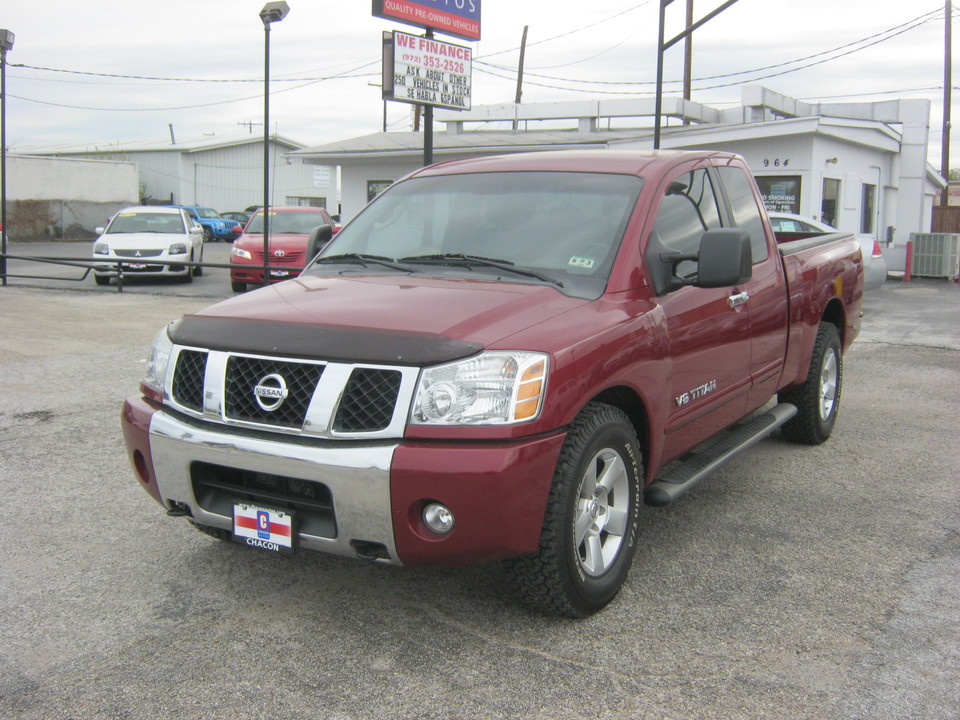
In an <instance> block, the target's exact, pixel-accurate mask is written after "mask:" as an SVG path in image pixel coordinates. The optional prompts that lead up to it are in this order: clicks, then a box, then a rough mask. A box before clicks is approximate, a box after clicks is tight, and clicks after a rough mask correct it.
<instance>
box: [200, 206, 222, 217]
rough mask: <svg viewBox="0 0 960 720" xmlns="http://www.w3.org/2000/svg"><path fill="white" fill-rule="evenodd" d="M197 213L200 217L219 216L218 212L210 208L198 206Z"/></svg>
mask: <svg viewBox="0 0 960 720" xmlns="http://www.w3.org/2000/svg"><path fill="white" fill-rule="evenodd" d="M197 215H199V216H200V217H202V218H219V217H220V213H218V212H217V211H216V210H214V209H212V208H198V209H197Z"/></svg>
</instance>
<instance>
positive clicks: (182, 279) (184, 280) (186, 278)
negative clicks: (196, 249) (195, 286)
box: [180, 250, 193, 285]
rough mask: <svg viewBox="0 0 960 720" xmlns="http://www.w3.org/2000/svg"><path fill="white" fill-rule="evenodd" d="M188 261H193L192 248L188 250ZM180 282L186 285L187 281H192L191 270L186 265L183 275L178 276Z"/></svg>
mask: <svg viewBox="0 0 960 720" xmlns="http://www.w3.org/2000/svg"><path fill="white" fill-rule="evenodd" d="M189 262H193V251H192V250H191V251H190V260H189ZM180 282H182V283H183V284H184V285H188V284H189V283H192V282H193V270H191V269H190V268H189V267H188V268H187V271H186V272H185V273H184V274H183V275H181V276H180Z"/></svg>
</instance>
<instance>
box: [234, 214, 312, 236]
mask: <svg viewBox="0 0 960 720" xmlns="http://www.w3.org/2000/svg"><path fill="white" fill-rule="evenodd" d="M325 224H326V220H325V219H324V217H323V215H321V214H320V213H318V212H271V213H270V234H271V235H273V234H274V233H277V234H280V233H303V234H307V233H309V232H310V231H311V230H313V229H314V228H315V227H318V226H320V225H325ZM246 232H248V233H260V234H263V213H262V212H258V213H257V214H256V215H254V216H253V219H252V220H251V221H250V226H249V227H248V228H247V229H246Z"/></svg>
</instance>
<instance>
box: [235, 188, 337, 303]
mask: <svg viewBox="0 0 960 720" xmlns="http://www.w3.org/2000/svg"><path fill="white" fill-rule="evenodd" d="M321 225H330V226H333V227H334V230H339V229H340V228H339V227H337V226H336V224H335V223H334V221H333V220H332V219H331V218H330V215H329V213H327V211H326V210H324V209H323V208H316V207H277V208H270V223H269V227H268V228H267V230H268V231H269V234H270V247H269V255H268V258H267V260H268V262H267V263H266V265H268V266H274V267H275V269H273V270H270V271H269V272H270V282H272V283H274V282H280V281H281V280H286V279H287V278H292V277H296V276H297V275H299V274H300V271H301V270H302V269H303V266H304V265H306V264H307V262H308V261H309V260H310V258H307V257H305V256H306V250H307V239H308V238H309V237H310V232H311V231H312V230H313V229H314V228H316V227H319V226H321ZM230 264H231V265H232V266H233V267H231V268H230V286H231V287H232V288H233V291H234V292H244V291H246V289H247V285H262V284H263V270H261V269H260V267H262V266H263V265H264V264H265V263H264V262H263V211H262V210H258V211H257V212H256V214H255V215H254V216H253V217H251V218H250V221H249V222H248V223H247V226H246V227H245V228H244V229H243V234H242V235H241V236H240V237H239V238H237V239H236V240H234V242H233V249H232V250H231V251H230ZM278 266H279V267H278Z"/></svg>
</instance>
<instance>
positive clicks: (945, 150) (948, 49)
mask: <svg viewBox="0 0 960 720" xmlns="http://www.w3.org/2000/svg"><path fill="white" fill-rule="evenodd" d="M943 24H944V38H943V47H944V50H943V54H944V58H943V135H942V137H941V140H940V143H941V146H940V174H941V175H943V177H944V179H945V180H946V181H947V185H946V187H944V188H943V190H942V191H941V193H940V204H941V205H942V206H944V207H945V206H947V205H949V204H950V103H951V101H952V98H953V93H952V90H953V68H952V65H953V58H952V55H953V33H952V27H951V26H952V25H953V2H952V0H946V3H945V6H944V19H943Z"/></svg>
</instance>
